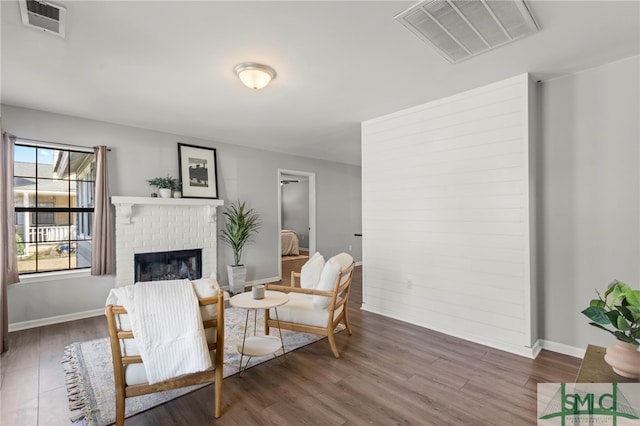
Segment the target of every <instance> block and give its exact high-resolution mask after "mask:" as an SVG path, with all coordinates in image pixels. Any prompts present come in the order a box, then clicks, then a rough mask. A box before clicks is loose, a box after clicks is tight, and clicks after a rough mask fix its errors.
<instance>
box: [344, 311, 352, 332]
mask: <svg viewBox="0 0 640 426" xmlns="http://www.w3.org/2000/svg"><path fill="white" fill-rule="evenodd" d="M342 321H344V325H345V327H347V333H349V334H350V335H351V334H353V332H352V331H351V324H349V315H348V314H347V309H346V307H345V309H344V315H343V317H342Z"/></svg>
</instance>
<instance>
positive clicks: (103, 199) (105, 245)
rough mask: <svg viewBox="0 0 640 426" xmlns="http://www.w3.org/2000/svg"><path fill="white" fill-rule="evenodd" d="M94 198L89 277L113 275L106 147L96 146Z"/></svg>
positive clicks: (111, 226)
mask: <svg viewBox="0 0 640 426" xmlns="http://www.w3.org/2000/svg"><path fill="white" fill-rule="evenodd" d="M93 150H94V152H95V154H96V197H95V205H94V212H93V230H92V235H91V275H109V274H111V273H113V233H112V228H113V225H112V220H111V197H110V195H109V173H108V169H107V147H106V146H96V147H94V148H93Z"/></svg>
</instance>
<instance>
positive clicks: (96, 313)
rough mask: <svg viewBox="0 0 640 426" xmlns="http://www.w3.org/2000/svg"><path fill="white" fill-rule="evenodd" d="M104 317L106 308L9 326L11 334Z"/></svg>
mask: <svg viewBox="0 0 640 426" xmlns="http://www.w3.org/2000/svg"><path fill="white" fill-rule="evenodd" d="M100 315H104V308H101V309H93V310H91V311H84V312H75V313H73V314H66V315H57V316H55V317H49V318H40V319H37V320H30V321H22V322H16V323H13V324H9V332H12V331H20V330H26V329H29V328H36V327H44V326H45V325H52V324H59V323H61V322H68V321H75V320H79V319H85V318H91V317H98V316H100Z"/></svg>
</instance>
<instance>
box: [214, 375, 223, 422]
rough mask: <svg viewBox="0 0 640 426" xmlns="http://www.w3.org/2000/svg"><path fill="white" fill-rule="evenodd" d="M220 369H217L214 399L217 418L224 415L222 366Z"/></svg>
mask: <svg viewBox="0 0 640 426" xmlns="http://www.w3.org/2000/svg"><path fill="white" fill-rule="evenodd" d="M219 370H220V371H216V381H215V383H214V392H215V394H214V396H213V398H214V401H215V409H214V414H215V416H216V419H217V418H219V417H220V416H221V415H222V368H219Z"/></svg>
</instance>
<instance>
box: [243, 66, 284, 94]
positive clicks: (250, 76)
mask: <svg viewBox="0 0 640 426" xmlns="http://www.w3.org/2000/svg"><path fill="white" fill-rule="evenodd" d="M233 71H235V73H236V74H237V75H238V78H239V79H240V81H242V83H243V84H244V85H245V86H247V87H248V88H250V89H253V90H259V89H262V88H263V87H265V86H266V85H267V84H269V83H270V82H271V80H273V79H274V78H276V75H277V74H276V70H274V69H273V68H271V67H270V66H267V65H262V64H256V63H255V62H243V63H241V64H238V65H236V66H235V67H234V68H233Z"/></svg>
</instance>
